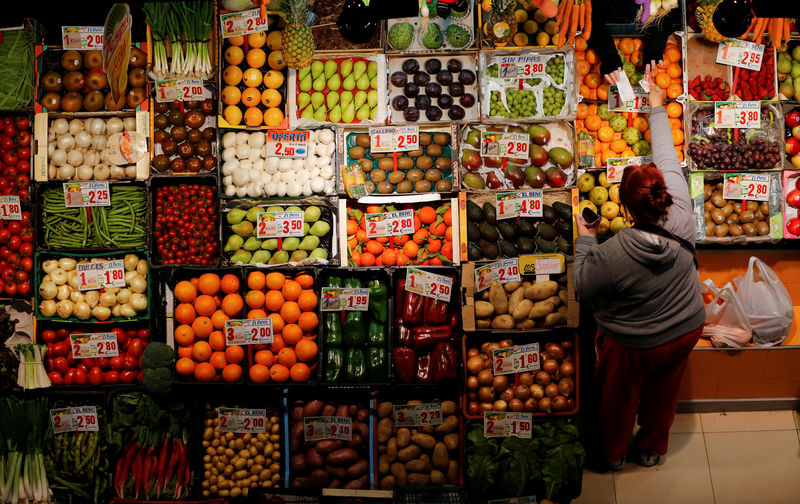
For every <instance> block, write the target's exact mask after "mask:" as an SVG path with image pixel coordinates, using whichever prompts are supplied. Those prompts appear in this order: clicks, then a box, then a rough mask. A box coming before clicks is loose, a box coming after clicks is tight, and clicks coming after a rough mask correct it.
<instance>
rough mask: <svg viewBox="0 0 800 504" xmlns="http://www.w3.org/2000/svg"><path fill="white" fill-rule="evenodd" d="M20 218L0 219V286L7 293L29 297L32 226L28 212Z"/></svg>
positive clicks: (31, 263) (31, 265) (25, 211)
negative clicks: (16, 219)
mask: <svg viewBox="0 0 800 504" xmlns="http://www.w3.org/2000/svg"><path fill="white" fill-rule="evenodd" d="M21 216H22V220H19V221H13V220H2V221H0V282H2V284H0V288H2V291H1V292H3V293H4V294H5V295H6V296H11V297H25V298H28V297H30V293H31V280H32V279H31V276H32V275H33V273H32V271H33V245H34V244H33V229H32V227H31V213H30V212H29V211H27V210H23V211H22V212H21Z"/></svg>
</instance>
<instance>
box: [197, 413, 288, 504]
mask: <svg viewBox="0 0 800 504" xmlns="http://www.w3.org/2000/svg"><path fill="white" fill-rule="evenodd" d="M203 416H204V418H203V442H202V446H203V449H204V450H205V452H206V453H205V454H204V455H203V480H202V482H201V483H200V486H201V487H202V489H203V491H202V495H203V497H206V498H208V497H223V498H226V497H230V498H232V499H235V498H237V497H245V498H247V496H248V493H249V492H250V489H256V488H279V487H280V486H281V474H282V473H281V453H282V450H283V446H282V445H281V425H282V421H281V418H280V416H279V414H278V412H277V411H275V410H274V409H272V408H268V409H267V414H266V417H265V422H264V425H263V429H264V432H258V433H252V434H251V433H247V434H242V433H233V432H224V431H222V430H220V428H221V426H220V424H219V422H220V420H219V418H220V417H219V408H215V407H212V406H211V405H210V404H206V406H205V414H204V415H203ZM228 428H229V427H228ZM209 450H211V451H213V454H212V453H210V452H209Z"/></svg>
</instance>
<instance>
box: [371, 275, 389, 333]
mask: <svg viewBox="0 0 800 504" xmlns="http://www.w3.org/2000/svg"><path fill="white" fill-rule="evenodd" d="M367 287H369V313H370V314H371V315H372V319H373V320H377V321H378V322H380V323H381V324H383V323H385V322H386V317H388V311H389V288H388V287H386V284H384V283H383V282H381V281H380V280H378V279H376V278H373V279H372V280H370V281H369V283H368V285H367Z"/></svg>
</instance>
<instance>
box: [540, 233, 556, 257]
mask: <svg viewBox="0 0 800 504" xmlns="http://www.w3.org/2000/svg"><path fill="white" fill-rule="evenodd" d="M536 248H537V249H538V250H539V252H541V253H543V254H549V253H551V252H555V251H556V244H555V243H553V242H551V241H547V240H545V239H543V238H539V237H536Z"/></svg>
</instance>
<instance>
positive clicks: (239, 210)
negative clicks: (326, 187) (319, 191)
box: [222, 198, 336, 266]
mask: <svg viewBox="0 0 800 504" xmlns="http://www.w3.org/2000/svg"><path fill="white" fill-rule="evenodd" d="M282 203H285V204H288V206H279V205H259V204H257V203H256V202H252V201H245V200H233V201H230V202H228V203H227V204H226V205H225V207H224V208H223V210H222V213H223V216H224V222H225V224H223V231H222V235H223V239H224V240H225V245H224V246H223V248H222V255H223V258H224V259H225V260H226V261H227V262H229V263H230V264H254V265H260V266H264V265H280V264H289V265H292V266H297V265H310V264H328V263H333V262H335V260H336V241H335V240H334V238H333V233H332V232H331V230H332V229H333V228H335V227H336V220H335V219H334V217H333V215H334V205H333V204H332V203H331V202H330V201H329V200H326V199H324V198H309V199H307V200H303V201H298V202H296V203H297V204H294V203H295V202H292V201H286V202H282ZM283 212H300V213H301V214H302V216H301V218H302V222H303V225H302V229H294V228H292V227H291V224H292V223H293V222H294V223H296V222H297V221H291V220H282V223H283V225H282V226H281V227H280V228H275V229H268V228H267V226H273V225H270V224H268V222H270V221H271V222H274V221H275V220H276V217H280V218H281V219H282V218H283V217H281V216H278V215H275V214H278V213H283ZM264 213H267V215H262V216H261V221H259V214H264ZM262 228H263V229H262ZM298 228H299V226H298ZM270 233H271V234H272V235H273V236H274V235H275V234H276V233H278V234H281V235H283V234H285V236H277V237H269V238H268V237H267V236H269V234H270ZM259 234H261V235H262V236H264V238H259Z"/></svg>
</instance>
